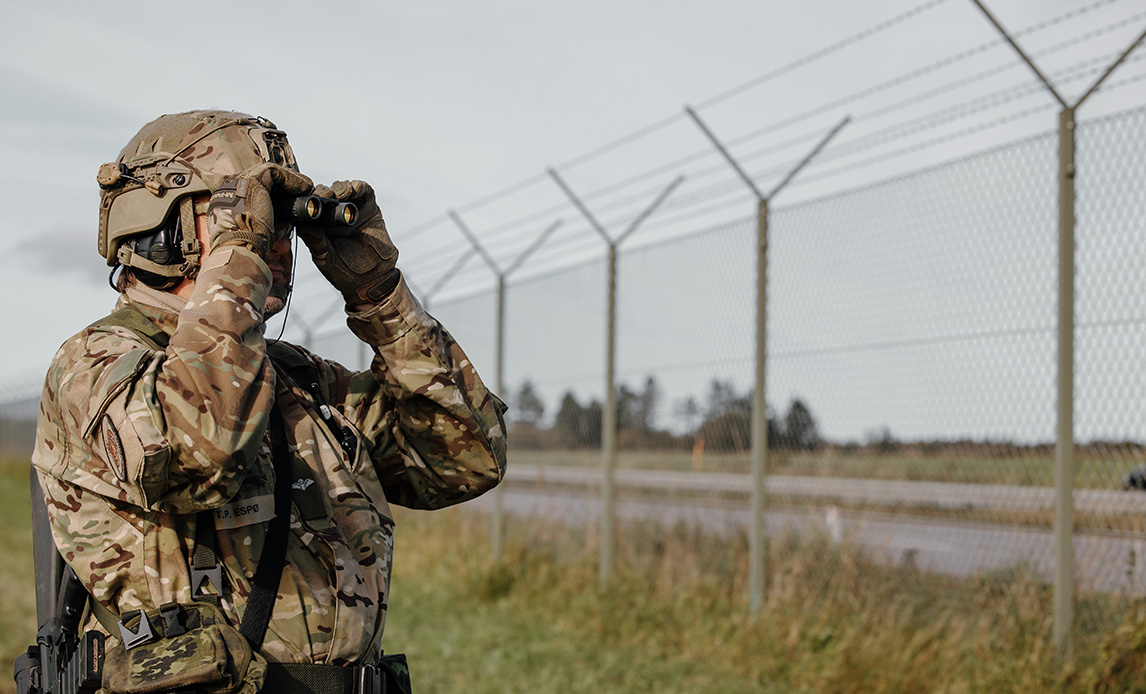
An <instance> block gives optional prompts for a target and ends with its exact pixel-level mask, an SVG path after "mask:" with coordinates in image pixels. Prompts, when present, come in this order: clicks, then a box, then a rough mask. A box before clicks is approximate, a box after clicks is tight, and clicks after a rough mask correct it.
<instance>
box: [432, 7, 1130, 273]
mask: <svg viewBox="0 0 1146 694" xmlns="http://www.w3.org/2000/svg"><path fill="white" fill-rule="evenodd" d="M1118 1H1119V0H1099V1H1098V2H1095V3H1091V4H1090V5H1087V6H1085V7H1083V8H1079V9H1076V10H1072V11H1070V12H1067V13H1064V14H1062V15H1059V16H1057V17H1054V18H1051V19H1048V20H1045V21H1043V22H1039V23H1037V24H1034V25H1031V26H1029V27H1026V28H1024V29H1022V30H1020V31H1019V32H1017V33H1016V35H1017V36H1024V35H1030V34H1033V33H1036V32H1038V31H1041V30H1045V29H1047V28H1049V27H1052V26H1055V25H1058V24H1062V23H1064V22H1066V21H1069V20H1070V19H1074V18H1077V17H1078V16H1080V15H1082V14H1085V13H1087V12H1091V11H1094V10H1095V9H1098V8H1100V7H1104V6H1107V5H1112V4H1114V3H1116V2H1118ZM1143 18H1146V13H1136V14H1134V15H1131V16H1129V17H1124V18H1121V19H1119V20H1116V21H1114V22H1112V23H1109V24H1107V25H1105V26H1102V27H1100V28H1098V29H1095V30H1092V31H1088V32H1085V33H1083V34H1080V35H1078V36H1075V37H1071V38H1069V39H1067V40H1065V41H1062V42H1060V43H1058V44H1055V45H1053V46H1050V47H1047V48H1045V49H1042V50H1040V51H1038V52H1036V53H1035V56H1036V57H1043V56H1047V55H1051V54H1053V53H1056V52H1060V51H1062V50H1066V49H1067V48H1071V47H1073V46H1077V45H1079V44H1081V43H1083V42H1086V41H1090V40H1094V39H1095V38H1099V37H1101V36H1104V35H1106V34H1109V33H1111V32H1113V31H1116V30H1118V29H1121V28H1125V27H1126V26H1129V25H1130V24H1132V23H1134V22H1136V21H1140V20H1141V19H1143ZM1002 43H1003V40H1002V39H998V40H994V41H990V42H986V43H983V44H980V45H979V46H976V47H974V48H972V49H969V50H967V51H963V52H961V53H959V54H956V55H955V56H951V57H948V58H945V59H943V60H940V61H937V62H935V63H933V64H931V65H929V66H925V67H923V68H919V69H917V70H913V71H911V72H909V73H905V74H904V75H901V76H898V77H895V78H892V79H890V80H887V81H885V82H882V83H880V84H878V85H875V86H873V87H871V88H868V89H864V90H860V91H858V92H856V93H854V94H852V95H849V96H847V97H843V98H842V99H837V100H835V101H833V102H830V104H831V105H834V106H837V107H838V106H842V105H846V104H848V103H853V102H855V101H858V100H860V99H862V98H864V97H866V96H870V95H871V94H874V93H878V92H880V91H884V90H886V89H889V88H891V87H893V86H897V85H900V84H903V83H906V82H908V81H911V80H913V79H918V78H919V77H922V76H924V75H926V74H930V73H932V72H934V71H936V70H938V69H941V68H942V67H947V66H950V65H953V64H955V63H958V62H961V61H962V60H966V59H968V58H970V57H972V56H974V55H977V54H979V53H982V52H984V51H986V50H988V49H990V48H993V47H995V46H998V45H1001V44H1002ZM1091 60H1092V61H1096V60H1098V59H1091ZM1019 65H1020V63H1015V62H1009V63H1008V64H1006V65H1000V66H997V67H995V68H991V69H989V70H985V71H982V72H980V73H977V74H976V75H972V76H970V77H967V78H963V79H960V80H956V81H954V82H952V83H949V84H947V85H944V86H941V87H938V88H935V89H932V90H929V91H928V92H925V93H923V94H919V95H914V96H912V97H910V98H908V99H905V100H901V101H900V102H897V103H895V104H891V105H887V106H884V107H881V108H880V109H876V110H873V111H871V112H869V113H867V114H864V115H863V116H861V117H858V118H856V119H854V120H860V118H867V117H874V116H875V115H885V114H888V113H893V112H895V111H898V110H904V109H907V108H909V107H910V106H913V105H918V104H920V103H923V102H924V101H926V100H930V99H933V98H937V97H938V96H940V95H942V94H945V93H948V92H951V91H954V90H956V89H959V88H963V87H966V86H969V85H971V84H974V83H977V82H981V81H984V80H986V79H989V78H991V77H993V76H996V75H998V74H1001V73H1002V72H1006V71H1008V70H1011V69H1015V68H1016V67H1018V66H1019ZM1060 74H1061V72H1060ZM1034 89H1035V87H1034V86H1033V85H1024V86H1021V87H1016V88H1011V89H1010V90H1003V91H1009V92H1010V96H1009V97H1007V98H1004V97H1002V96H998V94H999V93H998V92H997V93H996V96H992V95H988V96H987V97H981V98H980V100H985V99H992V98H993V99H997V100H1001V102H1002V103H1006V102H1007V101H1010V100H1014V99H1017V98H1019V95H1018V94H1017V93H1016V91H1017V90H1026V91H1024V92H1023V94H1029V93H1033V92H1034ZM965 108H970V107H965ZM829 110H831V108H830V106H829V105H823V106H820V107H816V108H814V109H811V110H809V111H805V112H803V113H801V114H799V115H797V116H793V117H789V118H786V119H784V120H782V121H780V122H778V123H775V124H772V125H770V126H766V127H764V128H761V129H757V130H755V131H752V132H749V133H745V134H743V135H740V136H736V137H734V138H732V139H730V140H729V142H731V143H740V144H742V143H744V142H747V141H749V140H751V139H755V138H758V137H761V136H763V135H765V134H769V133H772V132H776V131H778V130H780V129H783V128H784V127H788V126H790V125H793V124H796V123H800V122H806V121H807V120H808V119H809V118H811V117H814V116H815V115H820V114H822V113H825V112H827V111H829ZM948 113H950V112H948ZM920 118H921V119H922V118H926V117H920ZM948 118H949V119H950V118H951V116H948ZM918 127H921V128H922V129H926V127H924V126H918ZM817 136H818V135H817V134H816V133H806V134H804V135H801V136H797V137H794V138H791V139H790V140H786V141H785V142H784V143H780V144H779V145H772V146H770V147H768V148H766V149H764V150H758V151H756V152H752V153H749V154H748V155H745V156H744V157H742V160H747V161H750V160H752V159H753V158H756V157H759V156H764V155H767V154H773V153H775V152H776V151H779V150H782V149H783V148H784V147H785V146H788V145H795V144H797V143H802V142H806V141H810V140H811V139H813V138H816V137H817ZM906 136H908V135H906V134H905V135H904V137H906ZM894 139H895V138H888V139H887V140H886V141H887V142H891V141H894ZM713 156H715V152H713V151H712V150H711V148H709V149H705V150H699V151H696V152H693V153H691V154H689V155H687V156H685V157H681V158H678V159H676V160H673V161H671V162H668V163H666V164H663V165H660V166H658V167H655V168H653V169H650V170H647V171H644V172H641V173H639V174H636V175H634V176H631V177H629V178H627V179H624V180H622V181H619V182H616V183H613V184H610V185H607V186H603V187H599V188H596V189H592V190H589V191H587V192H585V193H583V194H582V196H581V197H582V198H583V199H584V200H587V201H588V200H593V199H596V198H600V197H603V196H606V195H609V194H614V193H616V192H617V191H619V190H620V189H622V188H625V187H629V186H633V185H637V184H639V183H641V182H643V181H645V180H647V179H649V178H651V177H653V176H656V175H662V174H666V173H670V172H672V171H674V170H679V169H680V168H681V167H682V166H684V165H687V164H690V163H694V162H696V161H699V160H702V159H705V158H708V157H713ZM724 167H725V165H724V164H723V163H717V164H715V165H713V166H712V167H710V168H709V169H702V170H700V171H698V172H690V174H689V178H690V181H693V182H695V180H696V179H697V178H701V177H704V176H707V175H710V174H711V173H713V172H717V171H720V170H723V169H724ZM544 178H545V176H544V175H539V176H536V177H534V178H533V179H531V181H532V183H539V182H541V181H542V180H544ZM646 194H650V193H649V191H648V190H642V191H641V192H638V193H635V194H633V195H631V196H630V197H627V198H624V199H621V200H617V201H613V202H610V203H607V204H606V205H604V206H598V207H595V208H594V209H595V210H597V211H598V212H605V211H608V210H610V209H617V208H621V207H624V206H626V205H629V204H634V203H636V202H638V201H639V200H640V199H641V198H642V197H643V196H645V195H646ZM679 204H680V202H679V198H678V199H674V200H672V201H670V202H669V203H668V204H667V206H679ZM568 207H569V205H568V203H564V202H563V203H559V204H555V205H551V206H548V207H545V208H542V209H539V210H536V211H534V212H531V213H528V214H526V215H524V216H522V217H519V218H517V219H515V220H511V221H510V222H506V223H503V224H500V225H498V226H495V227H491V228H489V229H486V230H484V231H483V233H482V239H483V242H484V243H485V244H487V245H490V246H492V245H493V244H495V243H497V242H499V241H500V240H502V239H504V238H506V237H507V236H509V235H510V234H511V233H513V232H514V231H515V230H519V229H521V228H522V227H524V226H526V225H529V224H534V223H540V222H542V221H544V220H546V219H547V218H552V217H553V216H555V215H558V214H561V213H562V212H564V211H567V210H568ZM516 238H518V237H517V236H515V239H516ZM492 252H494V253H495V254H496V253H498V251H497V250H493V251H492ZM420 260H421V259H420V258H419V259H415V260H414V261H412V265H416V264H418V263H419V261H420ZM427 261H428V262H429V263H434V262H439V261H440V255H437V254H434V256H433V257H432V258H427ZM423 267H425V265H423Z"/></svg>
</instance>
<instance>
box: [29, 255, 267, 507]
mask: <svg viewBox="0 0 1146 694" xmlns="http://www.w3.org/2000/svg"><path fill="white" fill-rule="evenodd" d="M270 282H271V276H270V271H269V270H268V269H267V266H266V264H265V263H264V262H263V261H262V260H260V259H259V258H258V256H256V255H255V254H254V253H252V252H250V251H248V250H246V249H244V248H237V247H230V248H224V249H221V250H219V251H217V252H216V253H212V254H210V256H209V257H208V258H207V260H206V261H205V262H204V265H203V268H202V270H201V271H200V273H199V276H198V278H197V280H196V285H195V290H194V292H193V293H192V295H191V297H190V300H189V301H188V302H187V306H186V307H185V308H184V309H183V310H182V311H181V312H180V314H179V316H178V322H177V324H176V325H175V329H174V333H173V334H172V335H171V338H170V341H169V344H168V346H167V348H166V349H165V350H163V351H155V350H153V349H151V348H149V347H148V346H147V345H146V344H144V342H143V341H141V339H140V337H139V336H138V335H136V334H135V333H134V332H132V331H131V330H128V329H126V328H123V327H115V326H101V327H97V328H95V329H89V330H85V331H84V332H81V333H80V334H79V335H77V336H76V337H75V338H73V339H72V340H71V341H69V342H68V343H66V344H65V345H64V346H63V347H62V348H61V350H60V352H59V353H58V354H57V355H56V358H55V360H54V361H53V365H52V367H51V369H50V371H49V373H48V377H47V382H46V384H45V395H44V405H43V406H42V410H45V411H42V413H41V417H40V427H41V436H40V439H41V440H40V442H39V444H38V447H37V453H36V464H37V467H39V468H40V469H41V470H43V471H44V472H46V473H48V474H50V475H52V476H54V477H57V478H59V479H60V480H62V481H64V482H67V483H69V484H73V485H76V486H79V487H81V488H84V489H88V490H91V491H94V492H96V493H97V494H100V495H102V496H105V497H108V498H110V499H116V500H118V501H121V502H127V503H131V504H134V505H137V506H142V507H145V508H151V509H154V510H159V511H166V512H175V513H192V512H196V511H199V510H202V509H204V508H211V507H214V506H218V505H220V504H223V503H225V502H226V501H227V500H228V499H230V498H231V497H232V496H234V494H235V493H236V492H237V491H238V489H239V486H240V485H241V483H242V481H243V478H244V477H245V476H246V472H245V471H246V470H247V469H248V468H249V467H250V465H251V463H252V462H253V461H254V459H255V457H256V455H257V454H258V452H259V450H260V448H261V447H262V445H263V435H264V433H265V431H266V428H267V426H268V419H269V414H268V413H269V411H270V408H271V404H272V402H273V399H274V390H275V377H274V371H273V369H271V368H270V364H269V361H268V360H267V359H266V354H265V350H266V346H265V343H264V340H263V335H262V332H261V327H260V326H261V324H262V306H263V302H264V301H265V299H266V295H267V291H268V288H269V286H270Z"/></svg>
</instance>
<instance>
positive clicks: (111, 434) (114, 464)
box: [100, 414, 127, 482]
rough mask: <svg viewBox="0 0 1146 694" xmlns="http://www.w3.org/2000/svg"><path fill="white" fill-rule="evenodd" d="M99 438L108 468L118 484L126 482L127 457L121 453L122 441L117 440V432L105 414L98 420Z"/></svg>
mask: <svg viewBox="0 0 1146 694" xmlns="http://www.w3.org/2000/svg"><path fill="white" fill-rule="evenodd" d="M100 436H101V437H102V438H103V450H104V452H105V453H107V464H108V467H110V468H111V471H112V472H113V473H115V476H116V477H117V478H118V479H119V481H120V482H126V481H127V456H126V455H124V453H123V441H120V440H119V431H117V430H116V428H115V424H114V423H112V421H111V417H110V416H108V415H106V414H105V415H104V416H103V419H101V420H100Z"/></svg>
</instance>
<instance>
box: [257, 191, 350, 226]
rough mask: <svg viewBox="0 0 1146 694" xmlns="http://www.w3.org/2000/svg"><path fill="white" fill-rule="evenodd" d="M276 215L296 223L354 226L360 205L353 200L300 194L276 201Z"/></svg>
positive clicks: (279, 218) (280, 219)
mask: <svg viewBox="0 0 1146 694" xmlns="http://www.w3.org/2000/svg"><path fill="white" fill-rule="evenodd" d="M275 216H276V218H277V219H278V220H279V221H283V222H291V223H294V224H322V225H326V226H353V225H354V223H355V222H356V221H358V207H357V206H355V205H354V203H352V202H339V201H338V200H335V199H334V198H320V197H318V196H317V195H299V196H297V197H292V198H287V199H285V200H281V201H276V202H275Z"/></svg>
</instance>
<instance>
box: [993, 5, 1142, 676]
mask: <svg viewBox="0 0 1146 694" xmlns="http://www.w3.org/2000/svg"><path fill="white" fill-rule="evenodd" d="M971 2H973V3H975V6H976V7H978V8H979V10H980V11H982V13H983V14H984V15H985V16H986V17H987V20H988V21H990V23H991V24H992V25H994V27H995V29H997V30H998V31H999V33H1000V34H1002V35H1003V38H1004V39H1006V40H1007V43H1009V44H1011V47H1012V48H1014V49H1015V52H1016V53H1018V54H1019V57H1020V58H1022V59H1023V62H1025V63H1026V64H1027V65H1028V66H1029V67H1030V68H1031V71H1032V72H1034V73H1035V76H1036V77H1038V78H1039V80H1040V81H1042V83H1043V85H1044V86H1045V87H1046V88H1047V91H1048V92H1050V94H1051V96H1053V97H1054V98H1055V100H1056V101H1058V102H1059V104H1060V105H1061V106H1062V111H1061V112H1060V113H1059V121H1058V142H1059V159H1058V162H1059V175H1058V233H1059V236H1058V366H1057V373H1058V392H1057V396H1056V397H1057V398H1058V402H1057V405H1056V419H1057V424H1056V432H1055V447H1054V460H1055V513H1054V539H1055V540H1054V546H1055V567H1054V600H1053V602H1054V629H1053V631H1054V643H1055V648H1056V650H1057V652H1058V655H1059V657H1060V658H1064V659H1065V658H1068V657H1069V655H1070V649H1071V629H1072V627H1073V625H1074V445H1075V444H1074V275H1075V268H1074V258H1075V246H1074V225H1075V219H1074V202H1075V184H1074V178H1075V166H1074V161H1075V138H1074V132H1075V125H1076V120H1075V112H1076V111H1077V110H1078V108H1079V107H1080V106H1082V103H1083V102H1084V101H1086V100H1087V99H1088V98H1089V97H1090V95H1091V94H1093V93H1094V92H1095V91H1097V90H1098V88H1099V86H1101V84H1102V83H1103V82H1104V81H1106V78H1107V77H1110V75H1111V74H1112V73H1113V72H1114V70H1115V69H1116V68H1117V67H1118V66H1119V65H1121V64H1122V61H1123V60H1125V59H1126V56H1128V55H1130V53H1131V52H1132V51H1133V50H1134V49H1135V48H1137V47H1138V44H1140V43H1142V40H1143V39H1144V38H1146V31H1144V32H1142V33H1141V34H1139V35H1138V38H1136V39H1135V40H1134V41H1133V42H1132V43H1131V44H1130V46H1129V47H1128V48H1127V49H1126V50H1125V51H1124V52H1123V53H1122V55H1120V56H1119V57H1118V59H1117V60H1115V61H1114V62H1113V63H1111V64H1110V67H1108V68H1107V69H1106V71H1105V72H1104V73H1102V76H1101V77H1099V78H1098V80H1097V81H1095V82H1094V84H1092V85H1090V88H1089V89H1087V90H1086V92H1085V93H1083V95H1082V96H1081V97H1079V99H1078V101H1076V102H1075V103H1074V104H1073V105H1072V104H1070V103H1068V102H1067V101H1066V99H1064V98H1063V97H1062V95H1061V94H1059V93H1058V90H1056V89H1055V88H1054V85H1053V84H1051V83H1050V80H1048V79H1047V78H1046V77H1045V76H1044V75H1043V73H1042V72H1040V71H1039V68H1038V66H1037V65H1035V63H1034V61H1033V60H1031V58H1030V57H1029V56H1027V54H1026V53H1025V52H1024V51H1023V49H1022V48H1020V47H1019V44H1018V43H1016V42H1015V40H1014V39H1013V38H1011V35H1010V34H1009V33H1007V30H1006V29H1004V28H1003V25H1002V24H1000V23H999V21H998V20H997V19H995V16H994V15H992V14H991V12H990V10H988V9H987V7H986V6H985V5H984V4H983V2H982V0H971Z"/></svg>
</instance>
